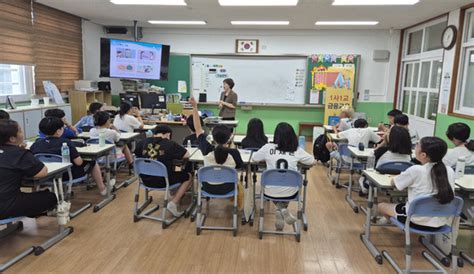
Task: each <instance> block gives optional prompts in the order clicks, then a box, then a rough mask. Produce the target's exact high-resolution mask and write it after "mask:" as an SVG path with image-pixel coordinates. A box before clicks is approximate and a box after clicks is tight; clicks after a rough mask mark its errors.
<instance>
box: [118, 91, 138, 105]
mask: <svg viewBox="0 0 474 274" xmlns="http://www.w3.org/2000/svg"><path fill="white" fill-rule="evenodd" d="M120 102H129V103H130V104H132V106H134V107H137V108H140V102H139V100H138V95H137V94H135V93H120Z"/></svg>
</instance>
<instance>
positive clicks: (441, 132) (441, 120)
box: [435, 113, 474, 147]
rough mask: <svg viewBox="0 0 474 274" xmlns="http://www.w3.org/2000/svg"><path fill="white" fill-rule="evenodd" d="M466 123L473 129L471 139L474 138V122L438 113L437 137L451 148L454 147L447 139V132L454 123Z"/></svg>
mask: <svg viewBox="0 0 474 274" xmlns="http://www.w3.org/2000/svg"><path fill="white" fill-rule="evenodd" d="M459 122H461V123H466V124H467V125H468V126H469V127H470V128H471V138H473V137H474V120H468V119H463V118H459V117H455V116H449V115H446V114H441V113H438V114H437V116H436V128H435V136H437V137H440V138H442V139H443V140H445V141H446V142H447V143H448V145H449V146H450V147H452V146H453V144H452V143H451V141H449V139H448V138H447V137H446V130H447V129H448V126H449V125H450V124H452V123H459Z"/></svg>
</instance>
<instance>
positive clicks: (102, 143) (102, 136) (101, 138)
mask: <svg viewBox="0 0 474 274" xmlns="http://www.w3.org/2000/svg"><path fill="white" fill-rule="evenodd" d="M99 146H100V147H104V146H105V133H104V132H103V131H101V132H99Z"/></svg>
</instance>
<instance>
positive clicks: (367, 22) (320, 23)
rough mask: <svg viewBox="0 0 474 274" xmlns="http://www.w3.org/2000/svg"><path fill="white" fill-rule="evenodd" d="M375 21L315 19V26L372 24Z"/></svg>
mask: <svg viewBox="0 0 474 274" xmlns="http://www.w3.org/2000/svg"><path fill="white" fill-rule="evenodd" d="M378 23H379V22H377V21H317V22H316V23H315V25H317V26H373V25H377V24H378Z"/></svg>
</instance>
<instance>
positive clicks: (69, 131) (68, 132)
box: [39, 108, 82, 139]
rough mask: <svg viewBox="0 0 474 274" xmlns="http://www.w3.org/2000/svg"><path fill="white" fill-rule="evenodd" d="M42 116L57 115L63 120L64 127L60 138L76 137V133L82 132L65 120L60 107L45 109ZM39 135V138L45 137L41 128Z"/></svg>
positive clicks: (64, 114)
mask: <svg viewBox="0 0 474 274" xmlns="http://www.w3.org/2000/svg"><path fill="white" fill-rule="evenodd" d="M44 117H57V118H59V119H61V121H63V123H64V126H65V127H64V132H63V134H62V135H61V138H66V139H72V138H76V137H77V134H79V133H81V132H82V130H80V129H76V127H74V126H72V125H71V124H70V123H69V122H68V121H67V119H66V113H64V111H63V110H62V109H58V108H54V109H48V110H47V111H45V113H44ZM39 136H40V138H45V137H46V135H45V134H44V133H43V132H41V130H40V132H39Z"/></svg>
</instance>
